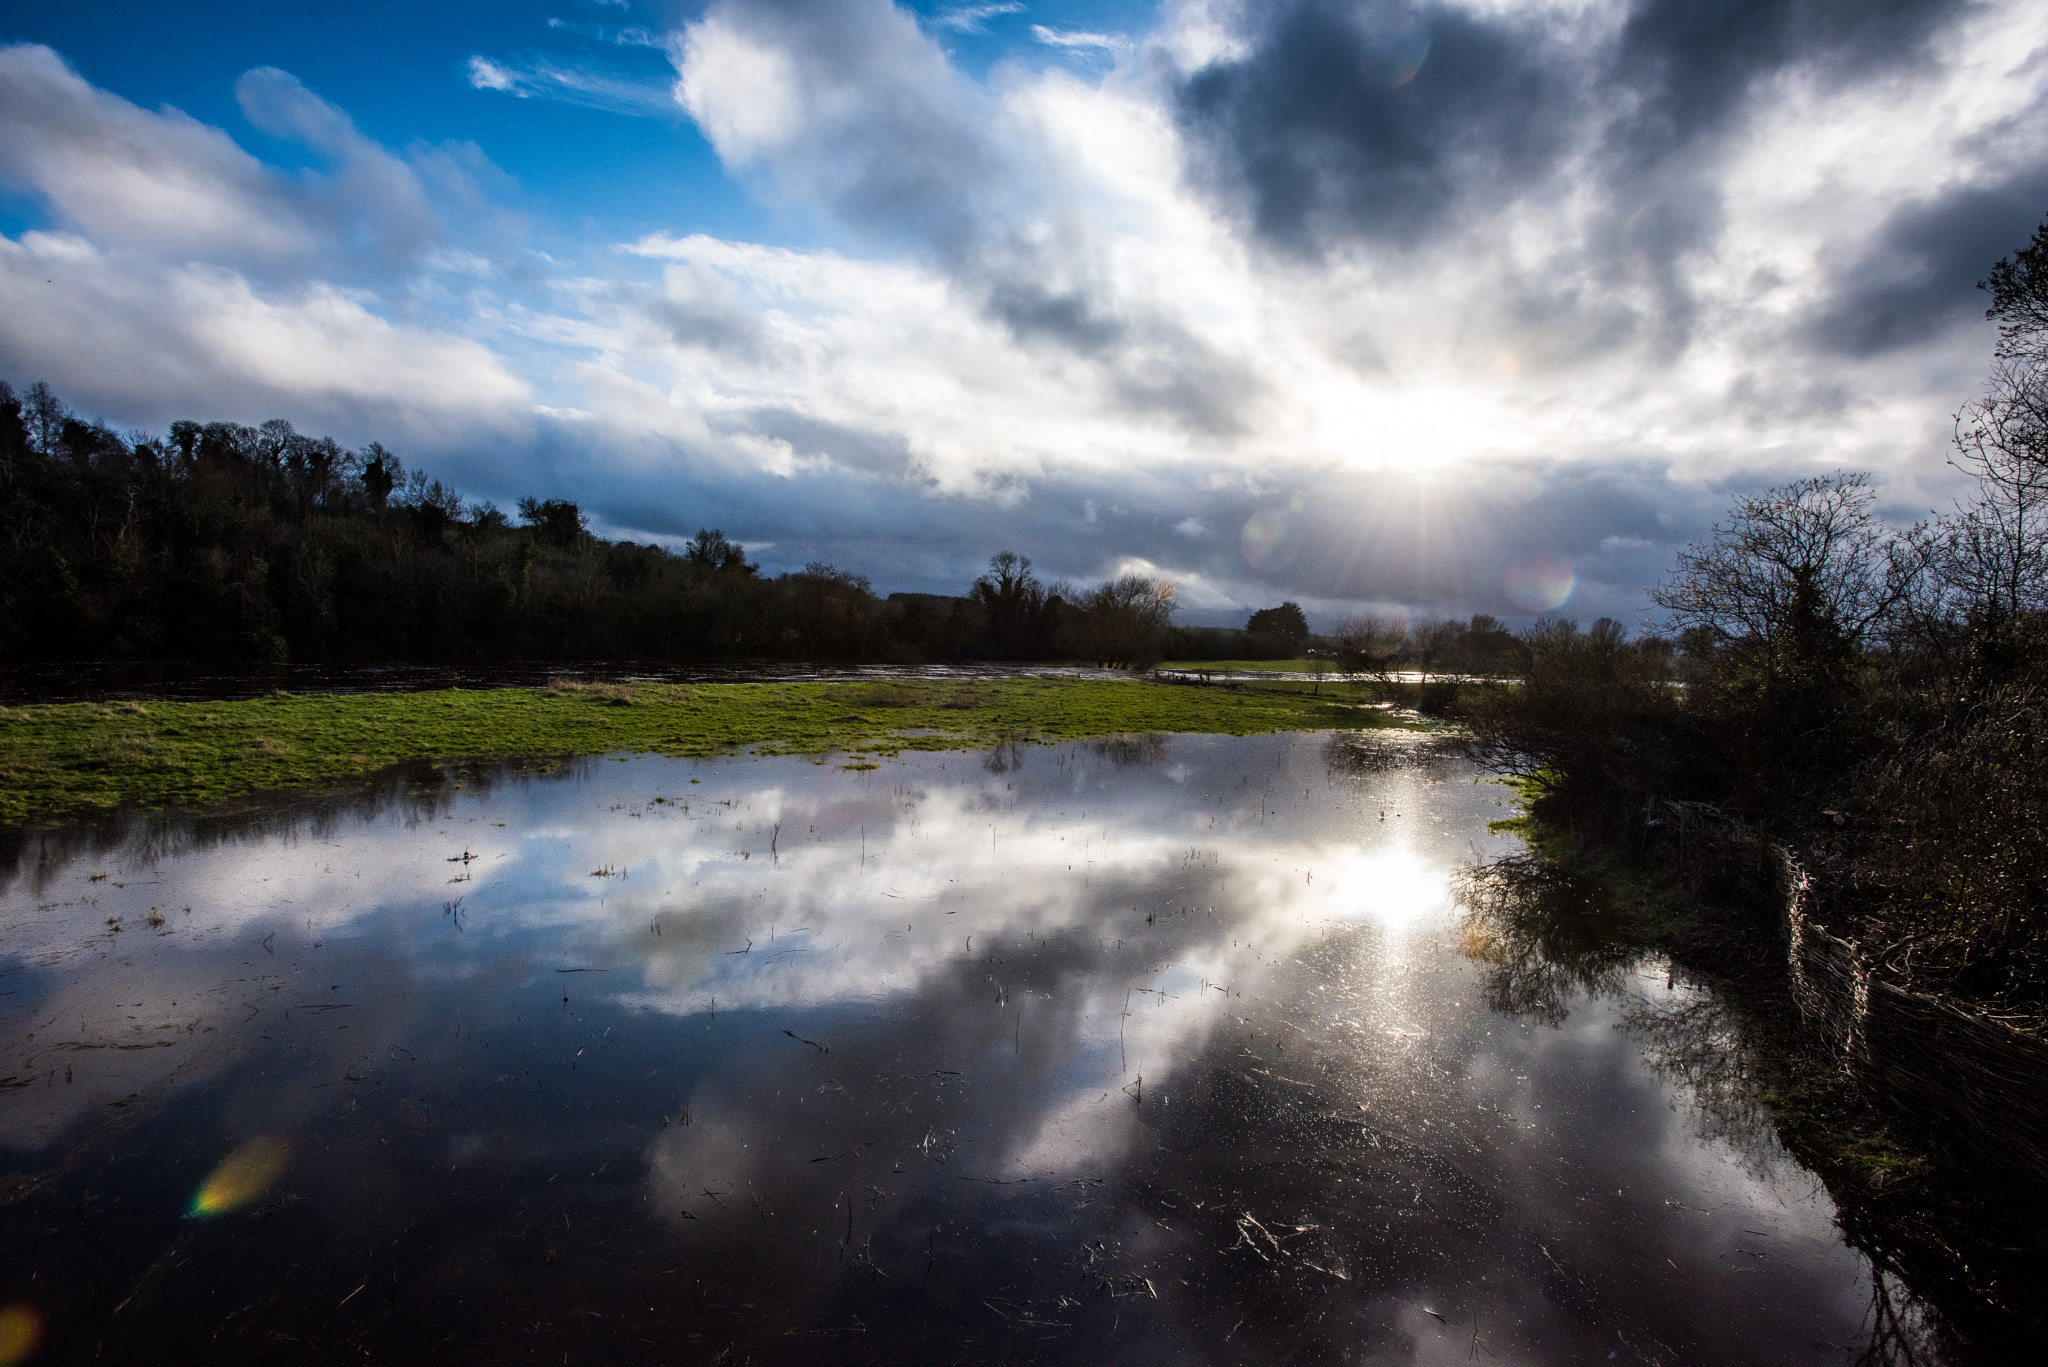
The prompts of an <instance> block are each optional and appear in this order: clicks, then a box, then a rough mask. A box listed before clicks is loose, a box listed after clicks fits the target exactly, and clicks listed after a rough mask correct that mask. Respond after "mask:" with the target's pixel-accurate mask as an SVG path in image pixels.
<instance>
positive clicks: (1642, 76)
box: [1603, 0, 1966, 156]
mask: <svg viewBox="0 0 2048 1367" xmlns="http://www.w3.org/2000/svg"><path fill="white" fill-rule="evenodd" d="M1964 8H1966V5H1965V3H1964V0H1637V3H1636V5H1635V7H1634V8H1633V10H1632V11H1631V13H1630V14H1629V17H1628V21H1627V22H1626V24H1624V25H1623V27H1622V30H1621V35H1620V41H1619V43H1618V44H1617V46H1616V48H1615V51H1614V58H1613V62H1612V65H1611V67H1610V68H1609V69H1608V71H1607V72H1606V73H1604V76H1603V79H1604V80H1605V81H1606V82H1607V83H1609V84H1611V85H1612V86H1614V87H1615V88H1617V89H1619V90H1622V91H1626V92H1629V93H1630V94H1632V95H1633V96H1634V100H1633V102H1632V106H1631V109H1630V119H1629V123H1628V126H1627V130H1626V138H1625V141H1626V143H1627V145H1628V146H1630V147H1631V148H1632V150H1634V152H1635V153H1636V154H1637V155H1639V156H1640V155H1642V154H1644V153H1650V154H1652V155H1656V154H1657V153H1658V152H1659V151H1662V150H1669V149H1676V148H1680V147H1684V146H1687V145H1689V144H1691V143H1693V142H1694V141H1695V140H1696V139H1698V138H1699V137H1700V136H1702V135H1703V134H1705V133H1708V132H1711V131H1714V130H1716V129H1718V128H1720V127H1721V126H1722V125H1723V123H1724V122H1725V121H1726V120H1727V119H1728V117H1729V116H1730V115H1731V114H1732V113H1734V112H1735V111H1736V110H1737V109H1738V108H1739V107H1740V106H1741V105H1742V103H1743V101H1744V100H1745V99H1746V97H1747V96H1748V95H1749V93H1750V90H1751V88H1752V87H1753V85H1754V84H1755V82H1756V81H1757V79H1758V78H1759V77H1762V76H1766V75H1769V74H1771V73H1773V72H1776V71H1779V70H1781V69H1783V68H1785V67H1788V66H1792V65H1795V64H1796V65H1804V66H1809V67H1812V68H1814V69H1816V70H1818V71H1819V72H1821V73H1822V74H1826V75H1837V76H1842V77H1849V78H1856V77H1861V76H1866V75H1869V74H1871V72H1872V71H1873V70H1874V69H1876V68H1881V67H1884V66H1888V65H1891V64H1893V63H1896V62H1899V61H1901V60H1904V59H1907V58H1910V57H1913V56H1917V55H1919V54H1920V53H1921V52H1922V51H1923V50H1924V47H1925V44H1926V42H1927V40H1928V38H1929V37H1930V36H1931V35H1932V34H1933V33H1934V32H1935V31H1936V30H1937V29H1938V28H1939V27H1940V26H1941V25H1942V24H1943V23H1945V22H1946V21H1947V20H1948V19H1950V18H1951V17H1953V16H1954V15H1956V14H1957V13H1959V12H1960V11H1962V10H1963V9H1964Z"/></svg>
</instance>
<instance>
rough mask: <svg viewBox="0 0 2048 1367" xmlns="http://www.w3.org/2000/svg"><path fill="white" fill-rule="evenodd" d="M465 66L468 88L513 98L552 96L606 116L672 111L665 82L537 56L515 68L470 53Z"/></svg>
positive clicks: (670, 94)
mask: <svg viewBox="0 0 2048 1367" xmlns="http://www.w3.org/2000/svg"><path fill="white" fill-rule="evenodd" d="M636 32H639V33H642V34H644V32H645V31H644V30H637V31H636ZM649 36H650V37H651V35H649ZM645 45H647V46H653V45H654V44H653V43H652V42H650V43H648V44H645ZM468 70H469V84H470V86H471V88H472V89H476V90H496V91H502V92H503V93H505V94H507V95H510V96H512V97H513V98H514V99H520V100H531V99H542V100H556V101H559V102H560V103H562V104H574V105H581V106H583V107H585V108H587V109H602V110H604V111H606V112H607V113H612V114H635V115H641V116H652V117H657V118H659V117H663V116H671V115H673V114H674V113H675V99H674V96H673V95H672V93H671V91H670V89H669V87H668V86H667V85H665V84H662V83H659V82H655V81H636V80H634V79H632V78H631V77H627V76H621V75H618V74H617V73H615V72H610V71H606V70H603V69H602V68H599V67H595V66H591V65H588V64H572V63H565V62H551V61H544V60H543V61H536V62H531V63H528V64H526V65H524V66H517V65H514V64H512V63H510V62H501V61H499V60H497V59H496V58H492V57H485V56H482V55H480V54H479V55H473V56H471V57H470V59H469V65H468Z"/></svg>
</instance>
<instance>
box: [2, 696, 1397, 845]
mask: <svg viewBox="0 0 2048 1367" xmlns="http://www.w3.org/2000/svg"><path fill="white" fill-rule="evenodd" d="M1405 724H1407V723H1405V722H1403V721H1402V720H1400V719H1397V718H1395V717H1393V716H1390V715H1389V714H1388V713H1387V712H1386V711H1385V710H1383V709H1376V708H1372V707H1368V706H1364V705H1363V704H1362V703H1361V702H1360V701H1359V700H1358V699H1356V698H1355V697H1351V696H1343V697H1339V696H1335V695H1333V694H1330V693H1325V694H1324V695H1322V696H1315V695H1313V694H1309V693H1305V692H1297V691H1293V690H1289V689H1286V688H1261V687H1251V688H1226V687H1210V688H1196V687H1189V686H1185V685H1174V684H1163V683H1154V682H1147V681H1142V680H1129V681H1126V680H1121V679H1030V678H1021V679H974V680H965V679H963V680H940V681H932V682H923V681H907V682H906V681H888V682H873V683H869V682H855V683H758V684H695V685H676V684H633V685H623V684H606V685H576V684H572V683H568V682H565V681H557V682H556V683H555V684H554V685H553V686H551V687H550V688H548V689H547V690H545V691H542V690H537V689H513V688H502V689H481V690H462V689H449V690H444V691H440V692H432V693H355V694H307V695H286V694H277V695H274V696H272V697H269V698H260V699H254V700H250V701H242V702H149V703H134V702H123V703H62V704H52V705H47V706H29V707H13V708H0V824H22V823H29V822H38V821H52V820H58V819H61V818H65V817H71V816H77V815H82V814H85V813H89V812H92V811H100V810H106V809H109V808H113V807H119V806H143V807H162V806H170V805H180V804H191V803H203V802H214V801H219V800H221V799H224V798H231V797H236V796H239V795H242V794H246V793H251V792H256V791H261V790H267V789H275V788H287V787H298V786H303V785H307V784H315V783H321V782H325V781H328V780H333V779H339V778H346V777H349V776H351V775H357V774H363V773H367V772H369V771H371V770H374V769H378V768H382V767H383V766H385V765H388V764H392V763H396V762H398V761H400V760H408V759H419V758H428V757H470V756H475V757H497V756H504V757H511V756H530V755H572V754H586V755H588V754H604V753H612V752H632V751H639V752H658V753H662V754H670V755H685V756H704V755H715V754H721V753H728V752H731V751H733V750H737V749H742V748H749V749H752V750H754V751H755V752H757V753H761V754H818V755H822V754H828V753H832V752H845V753H847V754H850V755H856V756H858V755H877V754H893V753H895V752H897V751H902V750H958V749H978V748H981V747H984V746H989V745H994V744H997V743H999V742H1005V741H1042V742H1051V741H1059V740H1070V739H1076V738H1080V737H1085V736H1103V735H1117V734H1129V733H1146V732H1174V731H1180V732H1210V733H1222V734H1229V735H1252V734H1258V733H1265V732H1274V731H1315V730H1329V729H1334V728H1359V727H1384V726H1399V725H1405Z"/></svg>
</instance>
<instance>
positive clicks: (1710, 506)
mask: <svg viewBox="0 0 2048 1367" xmlns="http://www.w3.org/2000/svg"><path fill="white" fill-rule="evenodd" d="M2044 217H2048V7H2044V6H2041V5H2039V4H2034V3H2020V2H2014V0H1979V2H1977V3H1963V2H1961V0H1520V2H1519V3H1516V2H1515V0H1437V2H1436V3H1422V4H1403V3H1344V2H1343V0H1271V2H1270V3H1228V0H1161V3H1156V4H1146V3H1101V4H1087V3H1080V2H1079V0H1067V2H1066V3H1050V2H1048V0H980V2H979V3H974V2H969V3H925V4H921V5H917V6H914V7H913V6H909V5H901V4H891V3H889V0H714V2H713V3H711V4H708V5H704V4H650V3H645V0H552V2H541V3H530V2H529V0H496V2H494V3H439V4H419V3H417V0H415V3H411V4H404V5H400V4H391V3H385V2H384V0H362V2H359V3H352V4H350V5H348V6H345V7H344V6H340V5H329V4H321V3H306V4H299V5H291V6H279V5H276V4H261V5H259V4H248V3H208V4H203V5H198V4H175V3H163V2H162V0H158V3H154V4H147V5H145V4H140V3H97V2H96V0H73V3H69V4H66V5H62V6H58V5H48V4H35V5H31V4H27V3H22V2H21V0H5V3H4V4H0V378H6V379H7V380H9V381H10V382H11V383H13V384H14V385H15V386H16V388H17V389H19V388H21V387H22V386H24V385H26V384H28V383H30V382H32V381H35V380H45V381H47V382H48V383H49V384H51V385H52V386H53V387H54V388H55V389H56V390H57V391H58V392H59V393H60V394H61V395H62V396H63V397H65V398H66V399H67V401H69V402H70V403H71V405H72V406H73V407H74V408H75V409H76V410H78V411H80V412H81V413H83V414H85V415H87V416H89V417H92V418H97V419H101V420H104V421H106V422H108V423H110V424H112V425H113V426H115V427H117V428H119V429H121V430H124V431H126V430H131V429H132V430H137V431H143V432H154V431H160V430H161V429H162V428H164V427H165V426H167V425H168V424H169V423H170V422H171V421H172V420H174V419H178V418H187V417H190V418H199V419H202V420H211V419H230V420H234V421H239V422H248V423H255V422H260V421H263V420H265V419H268V418H272V417H282V418H286V419H288V420H290V421H291V422H293V423H295V424H296V425H297V426H298V427H299V428H300V430H302V431H307V432H312V433H315V434H331V435H333V436H334V437H336V438H337V439H338V440H340V441H342V442H343V443H344V444H347V445H350V446H356V445H360V444H362V443H364V442H368V441H371V440H375V441H379V442H381V443H383V444H384V445H385V446H387V447H389V448H391V449H393V450H395V451H396V452H398V454H399V455H400V456H401V457H402V458H403V459H404V460H405V461H406V462H407V464H408V465H409V466H415V467H423V468H425V469H426V470H428V472H429V473H430V474H432V475H434V476H436V477H439V478H442V479H444V480H447V481H449V482H451V483H453V484H454V485H455V486H456V487H458V488H459V489H460V490H461V491H462V492H463V493H464V494H465V495H466V496H468V497H470V498H472V499H476V500H490V501H494V502H496V503H497V504H499V505H500V506H503V507H508V508H509V507H510V506H511V505H512V504H513V503H514V502H516V500H517V499H519V498H520V497H522V496H525V495H529V494H530V495H534V496H537V497H542V498H548V497H558V498H568V499H573V500H575V501H576V502H578V503H579V504H580V505H581V506H582V507H583V508H584V510H585V511H586V512H587V513H588V514H589V515H590V517H591V521H592V524H593V528H594V529H595V530H598V531H600V532H602V533H604V534H607V535H612V536H627V537H632V538H634V539H636V540H642V541H655V542H659V543H662V544H666V545H675V544H678V543H679V542H680V541H681V540H682V539H684V538H687V537H688V536H689V535H690V534H691V533H693V532H695V531H696V530H697V529H698V528H699V527H704V526H712V527H718V528H721V529H722V530H724V531H725V532H726V534H727V535H729V536H731V537H733V538H734V539H735V540H739V541H741V542H743V543H744V544H745V545H747V546H748V547H749V549H750V551H751V553H752V554H753V555H754V556H755V557H756V558H757V559H758V560H759V561H760V563H761V564H762V566H763V568H764V569H765V570H768V571H770V572H775V571H781V570H787V569H795V568H799V567H801V566H802V565H804V564H805V563H807V562H810V561H818V560H822V561H827V562H830V563H833V564H835V565H838V566H839V567H841V568H843V569H848V570H852V571H854V572H857V573H861V574H866V575H868V576H869V577H870V578H871V579H872V581H873V583H874V585H875V587H876V588H877V590H879V591H881V592H884V593H886V592H889V591H892V590H916V591H924V592H955V593H957V592H960V591H962V590H963V589H964V588H965V586H966V584H967V583H968V582H969V581H970V580H971V579H972V578H973V577H974V575H975V574H976V573H978V572H979V570H980V569H981V568H982V566H983V565H984V564H985V562H986V560H987V558H988V556H989V555H990V554H991V553H992V552H994V551H997V550H1001V549H1011V550H1015V551H1017V552H1019V553H1021V554H1024V555H1026V556H1029V557H1031V558H1032V560H1033V561H1034V562H1035V563H1036V565H1037V567H1038V570H1039V572H1040V573H1041V574H1042V575H1043V576H1044V577H1046V578H1047V579H1066V580H1070V581H1073V582H1075V583H1080V584H1085V583H1088V582H1092V581H1095V580H1099V579H1101V578H1103V577H1104V576H1107V575H1110V574H1115V573H1125V572H1137V573H1146V574H1157V575H1163V576H1166V577H1169V578H1171V579H1173V580H1174V581H1175V582H1176V583H1177V584H1178V586H1179V590H1180V603H1181V606H1182V611H1181V617H1182V620H1185V621H1193V622H1214V623H1230V622H1241V621H1242V619H1243V617H1244V614H1245V613H1246V612H1248V611H1249V610H1251V609H1254V608H1258V607H1264V606H1270V605H1272V604H1273V603H1276V602H1278V601H1280V600H1282V599H1293V600H1296V601H1299V602H1300V603H1302V604H1303V606H1304V607H1305V608H1307V609H1308V611H1309V615H1310V620H1311V622H1312V624H1314V625H1315V626H1317V627H1318V628H1324V629H1327V628H1329V627H1331V626H1333V625H1335V623H1336V622H1337V621H1338V620H1340V619H1341V618H1343V617H1344V616H1346V615H1348V614H1350V613H1351V612H1354V611H1358V610H1362V609H1367V608H1371V609H1398V610H1402V611H1406V612H1409V613H1411V614H1443V615H1457V616H1462V615H1466V614H1470V613H1474V612H1487V613H1492V614H1495V615H1498V616H1501V617H1505V618H1508V619H1509V620H1511V621H1526V620H1529V619H1530V618H1531V617H1532V616H1534V615H1536V614H1539V613H1543V612H1549V611H1558V612H1562V613H1565V614H1566V615H1570V616H1573V617H1577V618H1579V619H1581V620H1586V619H1590V618H1592V617H1594V616H1599V615H1602V614H1607V615H1612V616H1616V617H1619V618H1621V619H1622V620H1623V621H1624V622H1627V623H1629V624H1631V625H1634V624H1637V623H1639V622H1642V621H1643V620H1644V615H1645V612H1646V609H1647V604H1646V602H1645V600H1644V597H1643V592H1642V591H1643V588H1644V586H1646V585H1648V584H1652V583H1654V582H1656V581H1657V580H1659V579H1660V578H1661V577H1662V575H1663V574H1664V573H1665V571H1666V569H1667V568H1668V567H1669V565H1670V564H1671V562H1672V558H1673V555H1674V553H1675V551H1676V550H1677V549H1678V548H1680V547H1682V546H1683V545H1685V544H1687V543H1688V542H1690V541H1693V540H1695V539H1697V538H1699V537H1700V536H1702V535H1704V534H1705V533H1706V532H1707V529H1708V527H1709V525H1710V524H1711V523H1712V521H1713V519H1714V518H1715V517H1716V516H1718V515H1719V514H1720V513H1721V511H1722V510H1723V509H1725V508H1726V506H1727V505H1728V503H1729V502H1730V500H1731V499H1732V497H1734V496H1735V495H1736V494H1738V493H1741V492H1745V491H1752V490H1756V489H1760V488H1763V487H1766V486H1769V485H1775V484H1781V483H1784V482H1786V481H1789V480H1792V479H1796V478H1799V477H1801V476H1805V475H1811V474H1818V473H1824V472H1826V471H1830V470H1834V469H1838V468H1847V469H1860V470H1868V471H1870V472H1872V473H1873V474H1874V475H1875V476H1876V477H1877V480H1878V484H1879V488H1880V491H1881V498H1882V501H1883V507H1884V510H1885V512H1886V513H1887V515H1888V516H1891V517H1893V518H1895V519H1898V520H1901V521H1910V520H1913V519H1915V518H1918V517H1924V516H1927V515H1928V514H1929V513H1930V512H1931V511H1934V510H1939V509H1944V508H1946V507H1948V506H1950V504H1951V502H1952V500H1953V499H1954V498H1955V497H1956V495H1957V494H1958V493H1959V492H1960V490H1959V487H1958V485H1957V483H1956V476H1955V472H1954V471H1953V470H1952V469H1950V468H1949V467H1948V466H1947V464H1946V455H1947V450H1948V445H1949V436H1950V432H1951V427H1952V415H1953V414H1954V413H1955V411H1956V410H1957V409H1958V408H1960V407H1961V406H1962V405H1963V404H1964V403H1966V402H1968V401H1969V400H1970V399H1972V398H1973V397H1975V396H1976V395H1977V394H1978V393H1980V392H1981V389H1982V383H1983V376H1984V374H1985V371H1986V369H1987V367H1988V362H1989V358H1990V350H1991V342H1992V331H1991V328H1990V325H1989V324H1987V323H1986V322H1985V320H1984V318H1983V310H1984V305H1985V303H1986V299H1985V296H1984V295H1983V294H1982V292H1980V291H1979V290H1978V289H1977V288H1976V282H1977V281H1978V280H1980V279H1982V278H1983V277H1984V275H1985V274H1986V272H1987V270H1988V268H1989V267H1990V265H1991V263H1992V262H1994V261H1995V260H1997V259H1998V258H1999V257H2001V256H2004V255H2006V254H2008V253H2010V252H2011V251H2013V250H2014V249H2016V248H2017V247H2019V246H2020V245H2022V244H2023V243H2024V242H2025V241H2026V240H2027V237H2028V235H2029V234H2030V233H2031V231H2032V229H2033V227H2034V226H2035V225H2036V224H2037V223H2038V222H2040V221H2041V220H2042V219H2043V218H2044Z"/></svg>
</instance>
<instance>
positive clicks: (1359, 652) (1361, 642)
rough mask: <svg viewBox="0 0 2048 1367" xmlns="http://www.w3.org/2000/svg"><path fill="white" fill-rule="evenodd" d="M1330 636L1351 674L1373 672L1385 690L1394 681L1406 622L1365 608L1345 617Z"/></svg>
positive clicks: (1376, 681)
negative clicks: (1361, 611) (1349, 617)
mask: <svg viewBox="0 0 2048 1367" xmlns="http://www.w3.org/2000/svg"><path fill="white" fill-rule="evenodd" d="M1330 639H1331V641H1332V642H1333V643H1334V644H1335V645H1336V647H1337V659H1338V661H1339V662H1340V663H1341V664H1342V665H1343V666H1344V668H1346V669H1347V670H1350V671H1351V672H1352V673H1354V674H1367V675H1370V676H1372V679H1373V682H1374V683H1376V684H1377V685H1379V687H1380V689H1381V690H1382V691H1384V690H1386V689H1387V688H1389V687H1391V685H1392V684H1393V677H1392V675H1393V669H1394V663H1395V661H1396V660H1398V659H1399V658H1400V655H1401V645H1402V643H1403V642H1405V641H1406V640H1407V639H1408V624H1407V623H1406V622H1403V621H1400V620H1398V619H1396V618H1392V617H1382V616H1381V615H1379V614H1378V613H1374V612H1366V613H1361V614H1359V615H1358V616H1356V617H1353V618H1351V619H1350V620H1348V621H1346V622H1345V623H1344V624H1343V625H1342V626H1340V627H1338V628H1337V631H1336V634H1335V635H1334V636H1332V637H1331V638H1330Z"/></svg>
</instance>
